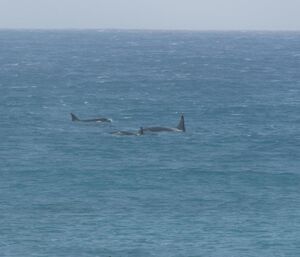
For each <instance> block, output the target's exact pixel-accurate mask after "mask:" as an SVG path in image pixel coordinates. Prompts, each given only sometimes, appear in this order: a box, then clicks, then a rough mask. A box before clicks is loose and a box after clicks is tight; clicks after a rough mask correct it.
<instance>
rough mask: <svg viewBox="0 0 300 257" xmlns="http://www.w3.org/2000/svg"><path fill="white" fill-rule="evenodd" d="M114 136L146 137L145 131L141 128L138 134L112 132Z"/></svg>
mask: <svg viewBox="0 0 300 257" xmlns="http://www.w3.org/2000/svg"><path fill="white" fill-rule="evenodd" d="M110 134H112V135H117V136H141V135H144V129H143V128H142V127H141V128H140V129H139V131H138V132H132V131H121V130H120V131H115V132H111V133H110Z"/></svg>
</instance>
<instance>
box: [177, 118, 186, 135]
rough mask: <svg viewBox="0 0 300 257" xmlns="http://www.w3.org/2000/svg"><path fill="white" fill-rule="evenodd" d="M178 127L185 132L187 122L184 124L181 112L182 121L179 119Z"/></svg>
mask: <svg viewBox="0 0 300 257" xmlns="http://www.w3.org/2000/svg"><path fill="white" fill-rule="evenodd" d="M176 128H177V129H179V130H181V131H183V132H185V124H184V116H183V114H181V117H180V121H179V123H178V126H177V127H176Z"/></svg>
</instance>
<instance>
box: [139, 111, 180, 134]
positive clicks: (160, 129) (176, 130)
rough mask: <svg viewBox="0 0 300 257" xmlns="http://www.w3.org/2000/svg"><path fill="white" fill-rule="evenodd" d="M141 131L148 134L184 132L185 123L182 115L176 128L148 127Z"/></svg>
mask: <svg viewBox="0 0 300 257" xmlns="http://www.w3.org/2000/svg"><path fill="white" fill-rule="evenodd" d="M143 131H149V132H185V123H184V116H183V114H182V115H181V117H180V121H179V123H178V125H177V127H176V128H169V127H148V128H144V129H143Z"/></svg>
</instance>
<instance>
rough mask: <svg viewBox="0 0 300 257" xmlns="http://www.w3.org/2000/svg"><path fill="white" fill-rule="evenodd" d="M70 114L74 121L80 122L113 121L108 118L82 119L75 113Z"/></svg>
mask: <svg viewBox="0 0 300 257" xmlns="http://www.w3.org/2000/svg"><path fill="white" fill-rule="evenodd" d="M70 114H71V117H72V121H80V122H111V120H110V119H107V118H96V119H88V120H81V119H79V118H78V117H77V116H76V115H75V114H74V113H70Z"/></svg>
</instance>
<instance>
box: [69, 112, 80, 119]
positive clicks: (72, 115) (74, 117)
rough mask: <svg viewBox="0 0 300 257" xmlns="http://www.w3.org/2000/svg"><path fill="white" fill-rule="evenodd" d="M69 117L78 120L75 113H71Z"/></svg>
mask: <svg viewBox="0 0 300 257" xmlns="http://www.w3.org/2000/svg"><path fill="white" fill-rule="evenodd" d="M71 117H72V121H79V119H78V117H77V116H76V115H75V114H73V113H71Z"/></svg>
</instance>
